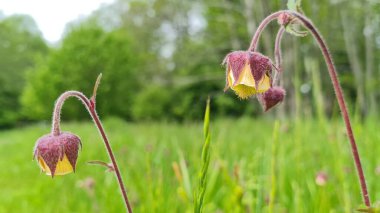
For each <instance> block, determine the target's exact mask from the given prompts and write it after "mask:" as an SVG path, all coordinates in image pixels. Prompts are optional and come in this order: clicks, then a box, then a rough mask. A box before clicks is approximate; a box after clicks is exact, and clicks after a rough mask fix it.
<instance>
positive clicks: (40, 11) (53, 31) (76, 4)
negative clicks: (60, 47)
mask: <svg viewBox="0 0 380 213" xmlns="http://www.w3.org/2000/svg"><path fill="white" fill-rule="evenodd" d="M112 2H114V0H0V11H2V13H4V15H6V16H8V15H12V14H28V15H30V16H32V17H33V19H34V20H35V21H36V23H37V25H38V28H39V29H40V30H41V32H42V34H43V36H44V38H45V39H46V40H47V41H49V42H51V43H54V42H57V41H58V40H59V39H60V38H61V36H62V34H63V32H64V29H65V25H66V24H67V23H68V22H70V21H73V20H75V19H77V18H79V17H83V16H87V15H89V14H90V13H91V12H92V11H94V10H96V9H97V8H99V7H100V6H101V5H102V4H104V3H106V4H108V3H112Z"/></svg>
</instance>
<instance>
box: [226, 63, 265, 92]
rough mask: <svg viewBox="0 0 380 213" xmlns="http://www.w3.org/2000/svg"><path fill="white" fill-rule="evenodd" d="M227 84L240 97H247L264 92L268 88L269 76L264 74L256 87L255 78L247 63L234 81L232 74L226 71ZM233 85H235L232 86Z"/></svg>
mask: <svg viewBox="0 0 380 213" xmlns="http://www.w3.org/2000/svg"><path fill="white" fill-rule="evenodd" d="M227 79H228V86H229V87H231V89H232V90H234V91H235V93H236V94H237V95H238V96H239V97H240V98H242V99H246V98H249V97H250V96H253V95H255V94H257V93H264V92H266V91H267V90H268V89H269V88H270V78H269V76H268V75H264V77H263V79H262V80H261V81H260V82H259V83H258V88H256V83H255V79H254V78H253V75H252V72H251V68H250V66H249V64H246V65H245V66H244V68H243V70H242V71H241V73H240V75H239V79H238V80H237V81H236V82H235V78H234V75H233V73H232V71H231V70H230V71H229V73H228V78H227ZM234 85H235V86H234Z"/></svg>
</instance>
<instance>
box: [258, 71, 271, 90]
mask: <svg viewBox="0 0 380 213" xmlns="http://www.w3.org/2000/svg"><path fill="white" fill-rule="evenodd" d="M258 87H259V88H258V89H257V93H264V92H266V91H267V90H268V89H269V88H270V78H269V76H267V75H264V77H263V79H261V81H260V82H259V84H258Z"/></svg>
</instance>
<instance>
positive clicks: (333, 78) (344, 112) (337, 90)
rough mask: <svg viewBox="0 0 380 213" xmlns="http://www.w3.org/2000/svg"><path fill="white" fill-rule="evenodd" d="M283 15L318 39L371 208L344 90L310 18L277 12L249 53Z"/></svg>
mask: <svg viewBox="0 0 380 213" xmlns="http://www.w3.org/2000/svg"><path fill="white" fill-rule="evenodd" d="M282 13H288V14H291V15H292V16H294V17H295V18H297V19H298V20H299V21H300V22H301V23H302V24H303V26H304V27H306V28H307V29H308V30H309V31H310V32H311V33H312V35H313V37H314V38H315V39H316V41H317V43H318V45H319V47H320V49H321V51H322V54H323V57H324V59H325V61H326V64H327V68H328V71H329V75H330V78H331V82H332V84H333V87H334V91H335V95H336V98H337V100H338V104H339V108H340V110H341V112H342V117H343V120H344V123H345V126H346V131H347V136H348V138H349V141H350V145H351V152H352V155H353V159H354V162H355V166H356V170H357V173H358V176H359V182H360V187H361V192H362V196H363V201H364V203H365V205H366V206H367V207H370V206H371V202H370V198H369V195H368V190H367V184H366V181H365V177H364V172H363V168H362V165H361V161H360V156H359V152H358V148H357V145H356V142H355V137H354V133H353V131H352V127H351V122H350V117H349V115H348V110H347V106H346V103H345V101H344V96H343V91H342V88H341V86H340V83H339V80H338V75H337V72H336V69H335V66H334V63H333V60H332V57H331V54H330V52H329V50H328V48H327V45H326V43H325V42H324V40H323V38H322V36H321V34H320V33H319V32H318V30H317V29H316V27H315V26H314V25H313V24H312V22H311V21H310V20H309V19H308V18H306V17H305V16H304V15H302V14H299V13H297V12H294V11H290V10H281V11H278V12H275V13H273V14H271V15H269V16H268V17H266V18H265V19H264V20H263V21H262V22H261V24H260V26H259V27H258V29H257V31H256V32H255V35H254V36H253V38H252V41H251V44H250V47H249V49H248V50H249V51H256V49H257V43H258V40H259V37H260V35H261V33H262V31H263V30H264V29H265V27H266V26H267V25H268V24H269V23H270V22H271V21H273V20H274V19H276V18H278V17H279V16H280V15H281V14H282Z"/></svg>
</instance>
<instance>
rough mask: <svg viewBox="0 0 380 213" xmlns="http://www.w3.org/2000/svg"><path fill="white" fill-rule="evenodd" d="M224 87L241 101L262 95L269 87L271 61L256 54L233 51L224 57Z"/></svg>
mask: <svg viewBox="0 0 380 213" xmlns="http://www.w3.org/2000/svg"><path fill="white" fill-rule="evenodd" d="M223 64H225V65H226V87H225V89H224V90H225V91H226V90H227V89H228V88H231V89H232V90H233V91H235V93H236V94H237V95H238V96H239V97H240V98H242V99H246V98H249V97H251V96H253V95H255V94H259V93H264V92H265V91H267V90H268V89H269V88H270V87H271V72H272V62H271V60H270V59H269V58H268V57H266V56H264V55H262V54H260V53H257V52H250V51H235V52H232V53H230V54H228V55H227V56H226V58H225V59H224V61H223Z"/></svg>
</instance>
